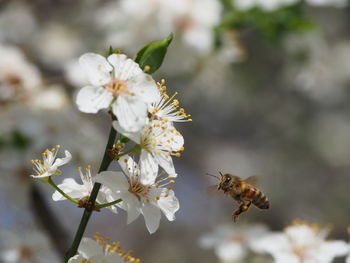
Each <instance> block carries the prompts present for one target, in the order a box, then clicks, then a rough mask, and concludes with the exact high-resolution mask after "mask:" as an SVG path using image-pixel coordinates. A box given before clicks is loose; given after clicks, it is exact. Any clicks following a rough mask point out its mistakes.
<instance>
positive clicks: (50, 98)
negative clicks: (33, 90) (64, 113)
mask: <svg viewBox="0 0 350 263" xmlns="http://www.w3.org/2000/svg"><path fill="white" fill-rule="evenodd" d="M29 104H30V105H31V107H32V108H33V109H36V110H61V109H63V108H64V107H67V106H68V105H69V104H70V100H69V98H68V95H67V94H66V91H65V90H64V88H63V87H62V86H60V85H51V86H48V87H46V88H44V89H43V90H42V91H40V92H38V93H37V94H35V95H34V94H33V96H32V97H30V98H29Z"/></svg>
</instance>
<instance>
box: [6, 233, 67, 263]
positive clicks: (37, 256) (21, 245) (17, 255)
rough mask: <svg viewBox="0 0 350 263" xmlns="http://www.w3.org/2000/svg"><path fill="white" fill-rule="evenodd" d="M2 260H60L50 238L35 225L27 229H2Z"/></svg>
mask: <svg viewBox="0 0 350 263" xmlns="http://www.w3.org/2000/svg"><path fill="white" fill-rule="evenodd" d="M0 262H2V263H32V262H37V263H47V262H52V263H58V262H60V260H59V258H58V257H57V255H56V254H54V253H53V247H52V246H51V245H50V241H49V240H48V238H47V237H46V236H45V235H44V234H43V233H42V232H40V231H39V230H38V229H35V228H33V227H30V228H28V229H27V230H25V231H18V230H15V231H13V230H8V229H4V228H1V229H0Z"/></svg>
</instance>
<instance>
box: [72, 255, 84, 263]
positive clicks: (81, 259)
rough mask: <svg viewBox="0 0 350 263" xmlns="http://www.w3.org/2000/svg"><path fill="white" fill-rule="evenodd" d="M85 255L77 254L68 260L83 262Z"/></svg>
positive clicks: (76, 262) (77, 262) (75, 262)
mask: <svg viewBox="0 0 350 263" xmlns="http://www.w3.org/2000/svg"><path fill="white" fill-rule="evenodd" d="M83 259H84V258H83V257H82V256H80V255H75V256H74V257H71V258H70V259H69V260H68V263H81V262H82V261H83Z"/></svg>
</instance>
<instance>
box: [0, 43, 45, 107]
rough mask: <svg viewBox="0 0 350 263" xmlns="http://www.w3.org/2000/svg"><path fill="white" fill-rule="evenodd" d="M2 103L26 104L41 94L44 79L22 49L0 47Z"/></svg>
mask: <svg viewBox="0 0 350 263" xmlns="http://www.w3.org/2000/svg"><path fill="white" fill-rule="evenodd" d="M0 57H1V60H0V91H1V92H0V102H1V103H6V102H13V101H22V102H25V101H27V100H28V98H29V97H31V96H34V95H35V94H36V93H38V92H39V90H40V88H41V85H42V79H41V74H40V72H39V70H38V69H37V68H36V67H35V66H34V65H33V64H31V63H30V62H29V61H28V60H27V59H26V58H25V56H24V54H23V53H22V52H21V50H20V49H18V48H16V47H13V46H4V45H0Z"/></svg>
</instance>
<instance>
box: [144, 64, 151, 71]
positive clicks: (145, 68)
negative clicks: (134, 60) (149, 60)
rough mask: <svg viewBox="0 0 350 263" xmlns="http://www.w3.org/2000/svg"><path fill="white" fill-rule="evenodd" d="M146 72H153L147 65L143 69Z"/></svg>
mask: <svg viewBox="0 0 350 263" xmlns="http://www.w3.org/2000/svg"><path fill="white" fill-rule="evenodd" d="M143 70H144V71H146V72H147V71H150V70H151V67H150V66H149V65H146V66H145V67H144V68H143Z"/></svg>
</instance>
